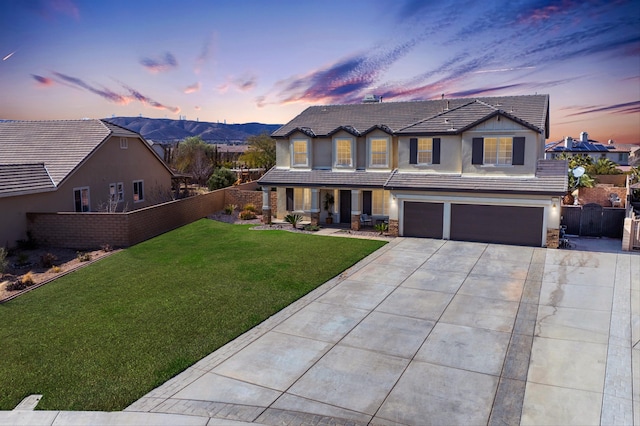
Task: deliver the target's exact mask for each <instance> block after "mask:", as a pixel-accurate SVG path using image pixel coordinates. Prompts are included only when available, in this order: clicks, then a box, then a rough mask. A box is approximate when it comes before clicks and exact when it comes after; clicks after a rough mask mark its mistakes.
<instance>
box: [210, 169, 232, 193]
mask: <svg viewBox="0 0 640 426" xmlns="http://www.w3.org/2000/svg"><path fill="white" fill-rule="evenodd" d="M236 180H237V177H236V174H235V173H234V172H232V171H231V170H229V169H226V168H224V167H220V168H219V169H218V170H216V171H215V172H213V174H212V175H211V177H210V178H209V180H208V181H207V186H209V189H210V190H212V191H213V190H214V189H220V188H226V187H227V186H231V185H233V184H234V183H235V181H236Z"/></svg>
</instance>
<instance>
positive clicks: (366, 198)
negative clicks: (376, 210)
mask: <svg viewBox="0 0 640 426" xmlns="http://www.w3.org/2000/svg"><path fill="white" fill-rule="evenodd" d="M362 213H364V214H369V215H370V214H371V191H362Z"/></svg>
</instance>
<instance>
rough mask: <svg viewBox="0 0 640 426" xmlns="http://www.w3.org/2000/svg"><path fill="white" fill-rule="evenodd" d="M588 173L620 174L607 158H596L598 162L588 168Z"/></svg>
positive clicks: (614, 164) (615, 165)
mask: <svg viewBox="0 0 640 426" xmlns="http://www.w3.org/2000/svg"><path fill="white" fill-rule="evenodd" d="M588 172H589V174H591V175H619V174H621V173H622V171H621V170H620V169H618V165H617V164H616V163H614V162H613V161H611V160H610V159H608V158H598V161H596V162H595V164H592V165H591V166H590V167H589V168H588Z"/></svg>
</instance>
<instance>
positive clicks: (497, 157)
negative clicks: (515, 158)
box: [484, 137, 513, 165]
mask: <svg viewBox="0 0 640 426" xmlns="http://www.w3.org/2000/svg"><path fill="white" fill-rule="evenodd" d="M512 152H513V139H512V138H509V137H496V138H484V164H496V165H510V164H511V157H512Z"/></svg>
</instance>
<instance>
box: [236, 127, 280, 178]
mask: <svg viewBox="0 0 640 426" xmlns="http://www.w3.org/2000/svg"><path fill="white" fill-rule="evenodd" d="M247 143H248V144H249V148H248V149H247V152H245V153H244V154H243V155H241V156H240V161H242V162H244V163H245V164H247V165H248V166H249V167H256V168H264V169H265V170H269V169H270V168H272V167H273V166H275V165H276V141H275V139H272V138H271V137H270V136H269V135H268V134H266V133H263V134H261V135H257V136H250V137H249V138H247Z"/></svg>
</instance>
